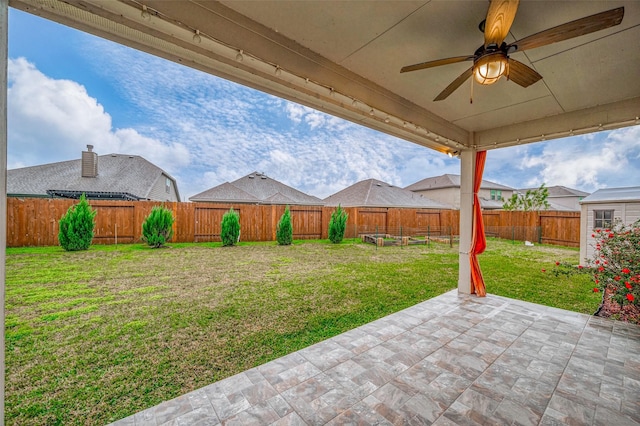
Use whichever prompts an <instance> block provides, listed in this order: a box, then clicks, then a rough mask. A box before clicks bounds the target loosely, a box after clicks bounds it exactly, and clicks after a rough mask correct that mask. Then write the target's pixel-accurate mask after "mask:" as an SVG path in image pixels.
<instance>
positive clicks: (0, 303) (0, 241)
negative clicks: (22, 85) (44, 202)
mask: <svg viewBox="0 0 640 426" xmlns="http://www.w3.org/2000/svg"><path fill="white" fill-rule="evenodd" d="M8 27H9V0H0V80H2V89H0V282H1V283H2V291H0V310H1V312H2V332H1V333H2V335H1V336H0V337H1V338H0V341H2V343H0V345H1V346H0V360H1V361H2V362H1V363H2V391H1V392H2V398H0V400H1V401H2V402H0V415H1V417H0V425H4V371H5V366H4V328H5V317H4V300H5V271H6V264H5V262H6V256H5V251H6V250H5V247H6V246H7V64H8V58H7V49H8V45H9V32H8V30H7V28H8Z"/></svg>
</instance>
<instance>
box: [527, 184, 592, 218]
mask: <svg viewBox="0 0 640 426" xmlns="http://www.w3.org/2000/svg"><path fill="white" fill-rule="evenodd" d="M536 189H539V188H525V189H519V190H518V192H520V193H522V194H524V193H525V192H527V191H529V190H531V191H533V190H536ZM547 190H548V191H549V196H548V197H547V201H548V202H549V208H548V210H557V211H572V212H579V211H580V201H581V200H582V199H583V198H584V197H586V196H588V195H589V193H588V192H584V191H580V190H578V189H572V188H567V187H566V186H549V187H547Z"/></svg>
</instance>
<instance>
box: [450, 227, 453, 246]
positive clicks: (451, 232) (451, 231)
mask: <svg viewBox="0 0 640 426" xmlns="http://www.w3.org/2000/svg"><path fill="white" fill-rule="evenodd" d="M449 247H453V226H449Z"/></svg>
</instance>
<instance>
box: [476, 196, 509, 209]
mask: <svg viewBox="0 0 640 426" xmlns="http://www.w3.org/2000/svg"><path fill="white" fill-rule="evenodd" d="M503 206H504V201H502V200H487V199H486V198H482V197H480V207H482V208H483V209H484V210H500V209H502V208H503Z"/></svg>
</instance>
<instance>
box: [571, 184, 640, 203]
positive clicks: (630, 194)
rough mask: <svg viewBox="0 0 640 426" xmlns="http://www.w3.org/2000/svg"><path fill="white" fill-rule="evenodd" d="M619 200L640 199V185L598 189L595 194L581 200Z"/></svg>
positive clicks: (602, 201) (601, 201) (589, 201)
mask: <svg viewBox="0 0 640 426" xmlns="http://www.w3.org/2000/svg"><path fill="white" fill-rule="evenodd" d="M617 201H635V202H638V201H640V186H629V187H625V188H604V189H598V190H597V191H596V192H594V193H593V194H591V195H589V196H588V197H585V198H583V199H582V201H580V204H588V203H606V202H617Z"/></svg>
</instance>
